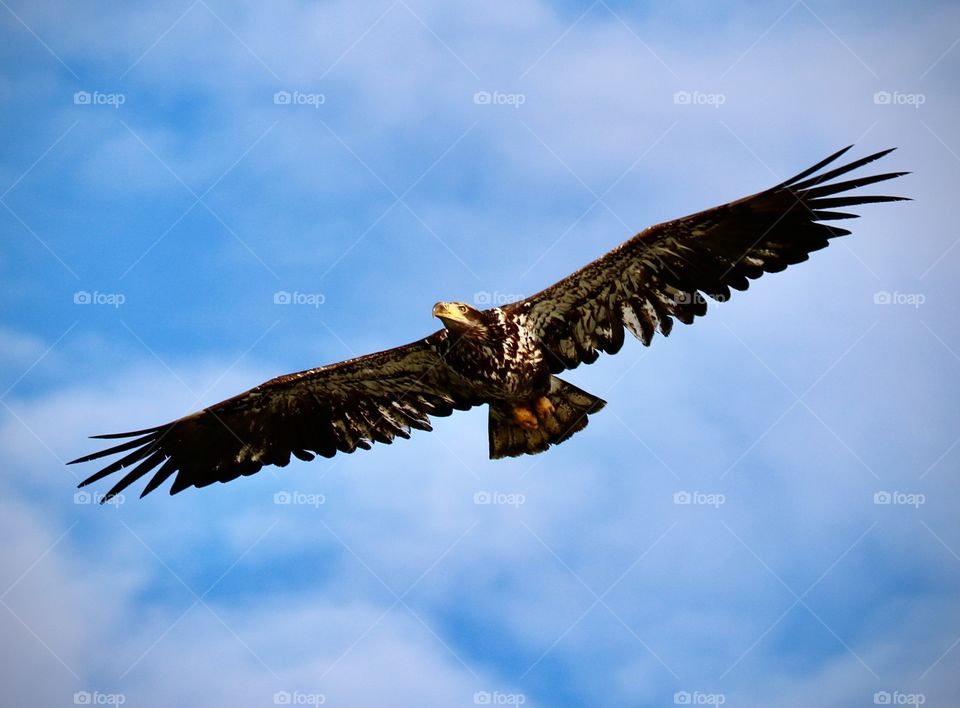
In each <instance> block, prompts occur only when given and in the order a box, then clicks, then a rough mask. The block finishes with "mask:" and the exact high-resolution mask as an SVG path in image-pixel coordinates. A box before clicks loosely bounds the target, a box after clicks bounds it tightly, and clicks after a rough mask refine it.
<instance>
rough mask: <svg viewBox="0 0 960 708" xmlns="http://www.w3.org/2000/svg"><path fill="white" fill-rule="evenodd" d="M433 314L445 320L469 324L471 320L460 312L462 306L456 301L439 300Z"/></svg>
mask: <svg viewBox="0 0 960 708" xmlns="http://www.w3.org/2000/svg"><path fill="white" fill-rule="evenodd" d="M433 316H434V317H437V318H439V319H441V320H443V321H444V322H462V323H464V324H469V320H468V319H467V318H466V317H465V316H464V314H463V313H462V312H460V306H459V305H458V304H457V303H455V302H438V303H437V304H436V305H434V306H433Z"/></svg>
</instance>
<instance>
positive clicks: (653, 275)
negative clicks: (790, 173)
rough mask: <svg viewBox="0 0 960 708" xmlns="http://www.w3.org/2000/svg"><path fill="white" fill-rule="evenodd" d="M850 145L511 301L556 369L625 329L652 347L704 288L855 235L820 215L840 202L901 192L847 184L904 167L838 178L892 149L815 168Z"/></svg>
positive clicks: (743, 284)
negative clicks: (870, 191) (865, 190)
mask: <svg viewBox="0 0 960 708" xmlns="http://www.w3.org/2000/svg"><path fill="white" fill-rule="evenodd" d="M851 147H852V146H851ZM849 149H850V147H847V148H844V149H843V150H840V151H839V152H837V153H834V154H833V155H831V156H830V157H828V158H827V159H825V160H823V161H822V162H819V163H817V164H816V165H814V166H813V167H811V168H810V169H807V170H804V171H803V172H801V173H800V174H798V175H796V176H795V177H792V178H790V179H788V180H787V181H786V182H782V183H781V184H778V185H777V186H775V187H772V188H771V189H768V190H766V191H764V192H760V193H758V194H754V195H753V196H750V197H746V198H744V199H740V200H738V201H735V202H731V203H729V204H724V205H723V206H718V207H715V208H713V209H708V210H707V211H702V212H700V213H697V214H693V215H691V216H687V217H684V218H682V219H677V220H675V221H668V222H666V223H663V224H658V225H657V226H653V227H651V228H648V229H646V230H645V231H642V232H641V233H639V234H637V235H636V236H634V237H633V238H632V239H630V240H629V241H626V242H624V243H622V244H621V245H620V246H618V247H617V248H615V249H613V250H612V251H610V253H608V254H607V255H605V256H603V257H601V258H599V259H597V260H595V261H594V262H593V263H590V264H589V265H587V266H586V267H585V268H582V269H581V270H579V271H577V272H576V273H574V274H573V275H571V276H569V277H567V278H564V279H563V280H561V281H560V282H558V283H556V284H555V285H552V286H550V287H549V288H547V289H546V290H543V291H542V292H539V293H537V294H536V295H533V296H531V297H529V298H527V299H526V300H523V301H520V302H517V303H514V304H512V305H508V306H507V307H506V308H505V309H507V310H509V311H511V312H513V313H515V314H523V315H525V316H526V326H527V328H528V329H529V330H530V331H531V332H532V333H533V334H534V335H535V336H536V337H537V338H538V340H539V341H540V343H541V345H542V346H543V347H544V349H545V350H546V351H547V352H548V357H547V358H548V361H549V363H550V367H551V369H552V371H553V373H557V372H560V371H562V370H564V369H572V368H574V367H576V366H578V365H579V364H580V363H582V362H586V363H588V364H589V363H592V362H594V361H595V360H596V359H597V357H598V356H599V352H601V351H605V352H609V353H611V354H613V353H616V352H617V351H619V350H620V347H621V346H622V345H623V337H624V335H623V330H624V327H626V328H627V329H628V330H630V332H632V333H633V334H634V335H635V336H636V337H637V338H638V339H640V340H641V341H642V342H643V343H644V344H645V345H649V344H650V340H651V339H652V338H653V335H654V332H655V331H656V330H657V329H659V330H660V332H661V333H662V334H663V335H664V336H666V335H668V334H669V333H670V330H671V328H672V326H673V318H676V319H678V320H680V321H681V322H683V323H684V324H690V323H691V322H693V318H694V317H695V316H697V315H703V314H705V313H706V311H707V304H706V300H705V299H704V297H703V295H702V294H701V293H703V294H706V295H708V296H709V297H711V298H713V299H715V300H718V301H723V300H726V299H728V298H729V297H730V288H733V289H735V290H746V289H747V287H748V285H749V281H748V279H754V278H759V277H760V276H761V275H762V274H763V273H775V272H778V271H781V270H783V269H784V268H786V267H787V266H788V265H792V264H794V263H800V262H801V261H805V260H807V258H808V254H809V253H810V252H811V251H816V250H818V249H821V248H824V247H825V246H826V245H827V243H828V241H829V239H831V238H833V237H835V236H843V235H846V234H849V233H850V232H849V231H847V230H846V229H842V228H838V227H836V226H830V225H827V224H825V223H823V222H826V221H833V220H836V219H850V218H855V217H856V216H857V214H850V213H846V212H844V211H834V209H837V208H841V209H842V208H843V207H850V206H856V205H860V204H869V203H872V202H889V201H898V200H900V199H904V197H884V196H869V195H867V196H863V195H852V194H846V192H848V191H849V190H852V189H855V188H857V187H863V186H865V185H868V184H874V183H876V182H883V181H884V180H888V179H893V178H894V177H899V176H901V175H904V174H908V173H906V172H889V173H886V174H879V175H872V176H866V177H856V178H853V179H847V180H845V181H841V182H836V181H833V180H834V179H835V178H836V177H840V176H841V175H844V174H847V173H848V172H851V171H853V170H855V169H857V168H859V167H862V166H863V165H866V164H867V163H870V162H873V161H874V160H877V159H879V158H881V157H883V156H884V155H886V154H887V153H889V152H891V151H892V150H884V151H883V152H878V153H876V154H873V155H869V156H867V157H863V158H861V159H859V160H855V161H853V162H850V163H849V164H846V165H843V166H841V167H837V168H835V169H832V170H829V171H827V172H822V173H820V174H816V173H817V172H819V171H820V170H821V169H823V168H824V167H825V166H826V165H828V164H830V163H831V162H833V161H834V160H836V159H837V158H839V157H840V156H841V155H843V154H844V153H845V152H846V151H847V150H849ZM837 195H840V196H837ZM551 354H552V356H550V355H551Z"/></svg>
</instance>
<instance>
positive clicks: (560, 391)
mask: <svg viewBox="0 0 960 708" xmlns="http://www.w3.org/2000/svg"><path fill="white" fill-rule="evenodd" d="M547 398H549V399H550V402H551V403H552V404H553V407H554V412H553V415H551V416H550V417H548V418H547V420H545V421H541V423H540V425H539V427H538V428H537V429H536V430H527V429H526V428H522V427H520V425H519V424H518V423H517V422H516V421H515V420H514V418H513V411H512V409H511V408H510V406H508V405H494V404H490V415H489V423H488V432H489V436H490V459H491V460H496V459H499V458H501V457H518V456H519V455H536V454H537V453H538V452H543V451H544V450H546V449H547V448H548V447H550V446H551V445H559V444H560V443H562V442H563V441H564V440H566V439H567V438H569V437H570V436H571V435H573V434H574V433H576V432H577V431H579V430H583V429H584V428H586V427H587V416H589V415H590V414H591V413H596V412H597V411H599V410H600V409H601V408H603V407H604V406H605V405H607V402H606V401H604V400H603V399H602V398H598V397H596V396H594V395H592V394H589V393H587V392H586V391H584V390H582V389H579V388H577V387H576V386H574V385H573V384H569V383H567V382H566V381H564V380H562V379H558V378H557V377H556V376H552V377H550V392H549V393H548V394H547Z"/></svg>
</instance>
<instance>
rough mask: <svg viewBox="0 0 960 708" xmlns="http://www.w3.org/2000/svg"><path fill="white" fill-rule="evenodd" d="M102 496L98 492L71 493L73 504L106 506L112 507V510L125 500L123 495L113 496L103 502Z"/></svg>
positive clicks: (82, 491) (81, 491)
mask: <svg viewBox="0 0 960 708" xmlns="http://www.w3.org/2000/svg"><path fill="white" fill-rule="evenodd" d="M104 496H105V495H103V494H100V493H99V492H88V491H86V490H84V489H81V490H80V491H78V492H74V493H73V503H74V504H108V505H112V506H113V507H114V508H117V507H118V506H120V505H121V504H123V503H124V502H125V501H126V500H127V499H126V497H124V496H123V494H114V495H113V496H112V497H110V498H109V499H107V500H106V501H104Z"/></svg>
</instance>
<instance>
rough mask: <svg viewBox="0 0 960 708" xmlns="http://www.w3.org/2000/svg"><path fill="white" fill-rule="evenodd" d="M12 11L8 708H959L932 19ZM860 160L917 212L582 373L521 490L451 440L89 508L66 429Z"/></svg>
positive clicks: (184, 8) (564, 5)
mask: <svg viewBox="0 0 960 708" xmlns="http://www.w3.org/2000/svg"><path fill="white" fill-rule="evenodd" d="M0 5H2V8H0V37H2V40H0V55H2V59H3V63H2V66H3V70H2V75H0V77H2V80H0V101H2V104H3V111H2V113H0V123H2V130H3V135H4V136H5V137H4V140H3V141H2V142H3V147H2V151H0V195H2V196H0V233H2V241H0V243H2V250H0V269H2V270H0V277H2V278H3V281H4V282H5V284H6V286H5V287H4V289H3V291H2V295H0V297H2V299H3V310H2V312H3V319H2V322H0V360H2V366H0V377H2V378H0V403H2V405H0V464H2V468H3V471H4V473H3V475H2V476H0V528H2V536H0V540H2V543H0V604H2V607H0V636H2V637H3V639H2V644H0V652H2V656H0V686H2V688H0V692H2V695H0V702H2V703H4V704H5V705H44V706H47V705H50V706H53V705H72V704H74V702H75V701H83V700H85V699H87V698H89V699H90V700H91V701H94V700H99V701H108V700H113V701H117V700H120V699H122V700H125V702H126V704H127V705H138V706H140V705H146V706H165V705H172V704H176V705H184V706H216V705H224V706H227V705H264V706H270V705H275V704H276V703H277V702H282V701H284V700H286V699H289V700H290V701H291V702H299V703H310V702H313V703H318V702H320V701H321V700H322V701H324V702H325V704H326V705H337V706H383V705H404V706H453V705H466V706H470V705H477V704H483V702H484V701H489V702H490V703H494V704H495V703H500V704H506V703H510V702H512V703H520V702H523V703H524V704H525V705H527V706H558V705H564V706H592V705H630V706H662V705H673V704H675V702H682V701H683V700H685V699H689V700H690V701H691V702H695V701H699V702H700V703H704V702H710V701H712V702H714V703H718V702H721V701H722V702H724V704H725V705H737V706H762V705H781V706H794V705H796V706H800V705H811V704H815V705H820V706H849V705H872V704H874V702H875V701H877V700H879V701H882V700H884V697H888V698H890V699H891V702H892V701H896V700H900V701H905V700H912V701H913V702H915V703H916V702H919V700H920V698H921V697H922V699H923V700H924V701H925V703H926V705H952V701H953V700H955V699H951V698H950V696H956V695H958V691H960V681H958V679H957V676H958V672H957V668H958V658H960V646H958V644H960V605H958V590H960V525H958V523H957V521H956V508H957V502H958V485H957V482H956V470H957V467H958V463H960V446H958V442H960V438H958V431H960V415H958V409H957V405H956V401H957V399H958V396H960V376H958V374H960V330H958V328H957V326H956V313H955V311H954V307H953V305H954V303H956V302H957V296H958V286H957V278H956V274H957V269H958V266H960V248H957V247H956V243H957V239H958V236H960V234H958V233H957V227H956V218H955V213H954V212H955V206H956V185H957V179H958V175H960V129H958V126H957V121H956V116H957V115H958V111H960V101H958V94H957V91H956V85H955V84H956V76H957V74H958V71H960V46H958V44H960V10H958V8H957V7H956V6H954V5H953V4H951V3H942V4H938V3H932V2H928V3H912V4H911V3H890V2H885V3H866V2H852V3H847V4H844V5H840V6H837V5H836V4H833V3H826V2H820V1H816V2H813V1H809V0H797V1H796V2H789V1H784V2H777V3H766V4H754V3H748V2H741V3H733V4H721V5H718V6H716V7H715V6H713V5H703V4H701V3H691V2H678V3H669V4H653V3H651V4H635V3H618V2H604V1H603V0H600V1H598V2H595V3H593V4H589V3H571V2H559V3H547V2H524V3H520V4H516V3H509V4H507V3H502V4H500V3H469V4H468V3H453V4H451V3H443V2H432V1H429V0H423V1H421V0H396V1H394V2H390V1H388V0H385V1H384V2H375V3H369V4H357V3H349V2H325V3H304V2H274V3H268V4H239V3H226V2H220V1H219V0H197V1H196V2H193V3H192V4H191V3H190V2H189V1H188V0H185V1H184V2H177V3H172V2H165V3H133V2H132V3H124V4H122V5H119V6H118V5H116V4H115V3H89V4H83V5H71V4H67V3H51V2H31V3H27V2H20V1H12V0H5V1H4V2H2V3H0ZM77 92H85V93H81V97H80V98H75V97H76V95H77ZM277 92H288V94H289V95H290V96H291V97H292V100H291V102H290V103H288V104H284V103H282V102H281V103H277V102H275V99H274V96H275V94H276V93H277ZM295 92H296V93H295ZM678 92H681V93H680V94H679V95H680V96H681V98H680V99H678V98H677V96H678ZM878 92H879V95H878ZM478 94H480V97H479V98H478V97H477V96H478ZM85 97H89V99H90V100H89V102H84V100H85ZM488 97H489V98H490V100H489V102H484V99H485V98H488ZM683 97H688V98H690V100H689V101H688V102H684V101H683ZM853 142H855V143H856V148H855V152H854V153H853V154H854V155H855V156H859V155H863V154H867V152H869V151H874V150H878V149H882V148H886V147H891V146H899V148H900V150H898V151H897V152H895V153H894V154H893V155H891V156H890V157H887V158H885V159H884V160H883V162H882V163H880V165H879V166H878V168H877V169H888V170H912V171H913V172H914V174H912V175H910V176H909V177H906V178H902V179H900V180H898V181H897V182H895V183H893V184H891V185H889V187H886V186H885V189H887V190H888V191H890V192H893V193H897V194H903V195H908V196H911V197H913V198H914V200H915V201H913V202H908V203H898V204H887V205H876V206H867V207H863V208H861V209H860V212H861V213H862V214H864V217H863V218H861V219H860V220H858V221H856V222H853V223H854V226H853V228H854V231H855V233H854V236H852V237H850V238H848V239H844V240H843V241H842V242H836V243H835V244H834V245H833V246H832V247H831V248H829V249H827V251H824V252H820V253H817V254H815V255H814V257H813V258H812V262H810V263H806V264H803V265H801V266H799V267H797V268H792V269H790V270H789V271H788V272H786V273H782V274H778V275H776V276H772V277H766V278H763V279H762V280H760V281H758V282H756V283H754V285H753V287H752V288H751V290H750V291H749V292H748V293H746V294H744V295H742V296H738V297H735V298H734V300H733V301H731V302H730V303H727V304H724V305H722V306H712V307H711V310H712V311H711V313H710V315H709V316H708V317H707V318H705V319H703V320H701V321H699V322H698V323H697V325H696V326H694V327H689V328H687V327H678V328H677V329H675V331H674V334H673V335H671V337H670V338H669V339H663V338H658V339H657V340H656V341H655V344H654V346H652V347H650V348H649V349H645V348H644V347H642V346H641V345H640V344H639V343H638V342H635V341H630V342H628V343H627V344H626V345H625V347H624V349H623V350H622V352H621V353H620V354H619V355H618V356H616V357H608V358H605V359H603V360H601V361H600V362H598V363H597V364H595V365H593V366H591V367H583V368H581V369H578V370H577V371H575V372H571V373H570V374H569V375H568V376H567V378H569V379H570V380H571V381H572V382H574V383H576V384H577V385H580V386H582V387H584V388H586V389H587V390H589V391H592V392H594V393H596V394H598V395H601V396H603V397H605V398H606V399H608V400H609V406H608V407H607V408H606V409H605V410H604V412H603V413H602V414H600V415H597V416H595V417H594V418H593V419H592V423H591V426H590V428H589V430H588V431H587V432H585V433H582V434H580V435H578V436H576V437H575V438H574V439H572V440H571V441H569V442H568V443H566V444H564V445H563V446H562V447H561V448H558V449H555V450H553V451H551V452H550V453H549V454H547V455H542V456H538V457H534V458H528V459H520V460H511V461H500V462H490V461H488V460H487V459H486V447H487V443H486V412H485V411H482V410H477V411H472V412H469V413H466V414H458V415H457V416H455V417H453V418H450V419H445V420H439V421H437V424H436V432H435V433H433V434H429V435H428V434H418V435H415V436H414V438H413V439H412V440H410V441H406V442H402V443H401V444H397V445H394V446H392V447H383V446H377V448H376V449H375V451H374V452H371V453H359V454H357V455H353V456H344V457H342V458H337V459H335V460H333V461H320V462H314V463H310V464H304V463H296V462H294V463H292V464H291V465H290V466H289V467H287V468H285V469H283V470H273V471H264V472H261V473H260V474H259V475H257V476H256V477H254V478H251V479H246V480H242V481H237V482H234V483H232V484H230V485H229V486H224V487H217V488H208V489H205V490H200V491H197V490H190V491H187V492H185V493H183V494H180V495H178V496H177V497H174V498H170V497H168V496H166V495H165V494H164V493H163V492H162V491H158V492H157V493H154V494H152V495H150V496H149V497H147V498H146V499H144V500H137V499H136V493H134V494H130V495H127V497H126V498H125V500H124V503H122V504H119V505H110V506H106V507H100V506H96V505H94V504H90V503H88V502H89V501H90V497H89V496H84V495H81V496H79V497H75V496H74V491H75V490H74V486H75V484H76V483H77V482H78V481H79V479H81V478H82V477H84V476H86V475H87V474H89V473H91V472H92V471H93V470H94V469H95V468H94V467H93V466H87V467H85V468H83V469H77V468H74V467H71V468H67V467H65V466H64V464H63V463H64V462H65V461H66V460H69V459H72V458H74V457H77V456H79V455H80V454H83V453H85V452H88V451H90V450H91V449H93V448H92V443H91V441H89V440H87V439H86V437H87V436H88V435H91V434H95V433H105V432H113V431H117V430H128V429H135V428H137V427H142V426H147V425H153V424H157V423H159V422H163V421H166V420H169V419H171V418H174V417H178V416H180V415H183V414H185V413H187V412H190V411H192V410H195V409H196V408H198V407H201V406H203V405H207V404H211V403H214V402H216V401H218V400H221V399H222V398H225V397H227V396H229V395H232V394H234V393H237V392H239V391H242V390H244V389H246V388H249V387H251V386H253V385H255V384H257V383H259V382H261V381H263V380H265V379H267V378H270V377H272V376H274V375H276V374H279V373H283V372H288V371H295V370H300V369H304V368H309V367H311V366H315V365H319V364H322V363H328V362H332V361H337V360H340V359H343V358H347V357H350V356H354V355H358V354H362V353H365V352H367V351H372V350H377V349H384V348H388V347H390V346H394V345H396V344H399V343H402V342H405V341H410V340H412V339H415V338H417V337H420V336H422V335H425V334H427V333H428V332H430V331H433V329H435V328H436V327H437V323H436V321H434V320H431V318H430V316H429V313H430V306H431V305H432V303H433V302H435V301H436V300H439V299H460V300H466V301H475V302H478V303H480V304H485V303H490V302H493V303H495V302H498V301H500V300H502V299H505V298H514V297H518V296H523V295H526V294H530V293H532V292H535V291H536V290H539V289H541V288H542V287H544V286H545V285H547V284H549V283H551V282H554V281H555V280H557V279H558V278H560V277H562V276H563V275H566V274H567V273H569V272H571V271H572V270H574V269H575V268H577V267H579V266H581V265H582V264H584V263H586V262H587V261H589V260H591V259H593V258H595V257H597V256H599V255H600V254H602V253H603V252H605V251H606V250H608V249H609V248H611V247H613V246H614V245H616V244H617V243H619V242H620V241H622V240H624V239H625V238H626V237H628V236H629V235H631V234H632V233H633V232H635V231H637V230H639V229H640V228H642V227H643V226H645V225H648V224H651V223H655V222H657V221H661V220H664V219H668V218H672V217H676V216H680V215H683V214H685V213H689V212H692V211H696V210H699V209H702V208H706V207H709V206H712V205H715V204H719V203H721V202H723V201H727V200H730V199H734V198H738V197H740V196H744V195H746V194H749V193H752V192H755V191H758V190H760V189H762V188H765V187H767V186H769V185H771V184H773V183H775V182H776V181H779V180H781V179H783V178H785V177H788V176H789V175H791V174H793V173H795V172H798V171H800V170H801V169H803V168H805V167H807V166H808V165H809V164H812V163H813V162H815V161H817V160H819V159H820V158H822V157H824V156H826V155H827V154H829V153H830V152H832V151H834V150H835V149H837V148H839V147H842V146H844V145H846V144H849V143H853ZM279 292H286V293H292V294H296V298H295V299H297V300H298V301H299V302H300V303H301V304H296V303H294V304H289V305H282V304H275V295H276V294H277V293H279ZM83 293H87V294H89V296H90V299H91V300H93V302H90V303H88V304H84V303H83V299H84V297H85V296H84V295H82V294H83ZM78 294H80V295H78ZM78 299H79V300H80V302H79V303H78V302H76V301H77V300H78ZM310 303H313V304H310ZM885 303H886V304H885ZM105 489H106V487H100V488H99V489H98V490H96V491H99V492H103V491H105ZM131 491H134V490H131ZM684 492H686V493H690V494H692V495H693V494H694V493H697V494H695V495H694V497H693V499H694V501H700V502H708V501H710V502H713V503H693V504H678V503H675V498H676V497H675V495H677V494H678V493H681V494H682V493H684ZM895 492H896V493H898V494H893V493H895ZM278 493H279V494H281V495H283V494H286V495H288V496H287V497H283V496H281V497H275V495H277V494H278ZM884 493H890V494H891V495H892V496H891V497H890V499H891V501H892V502H894V503H890V504H878V503H876V502H875V499H876V498H877V497H876V495H877V494H881V497H879V498H880V499H881V500H882V499H884V497H883V496H882V495H883V494H884ZM478 495H480V496H478ZM483 495H486V496H483ZM707 495H713V496H707ZM911 495H912V496H911ZM284 498H286V499H291V500H292V501H293V502H295V503H291V504H279V503H275V499H281V500H282V499H284ZM485 499H490V500H491V501H493V502H494V503H489V504H483V503H476V501H477V500H481V501H482V500H485Z"/></svg>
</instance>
